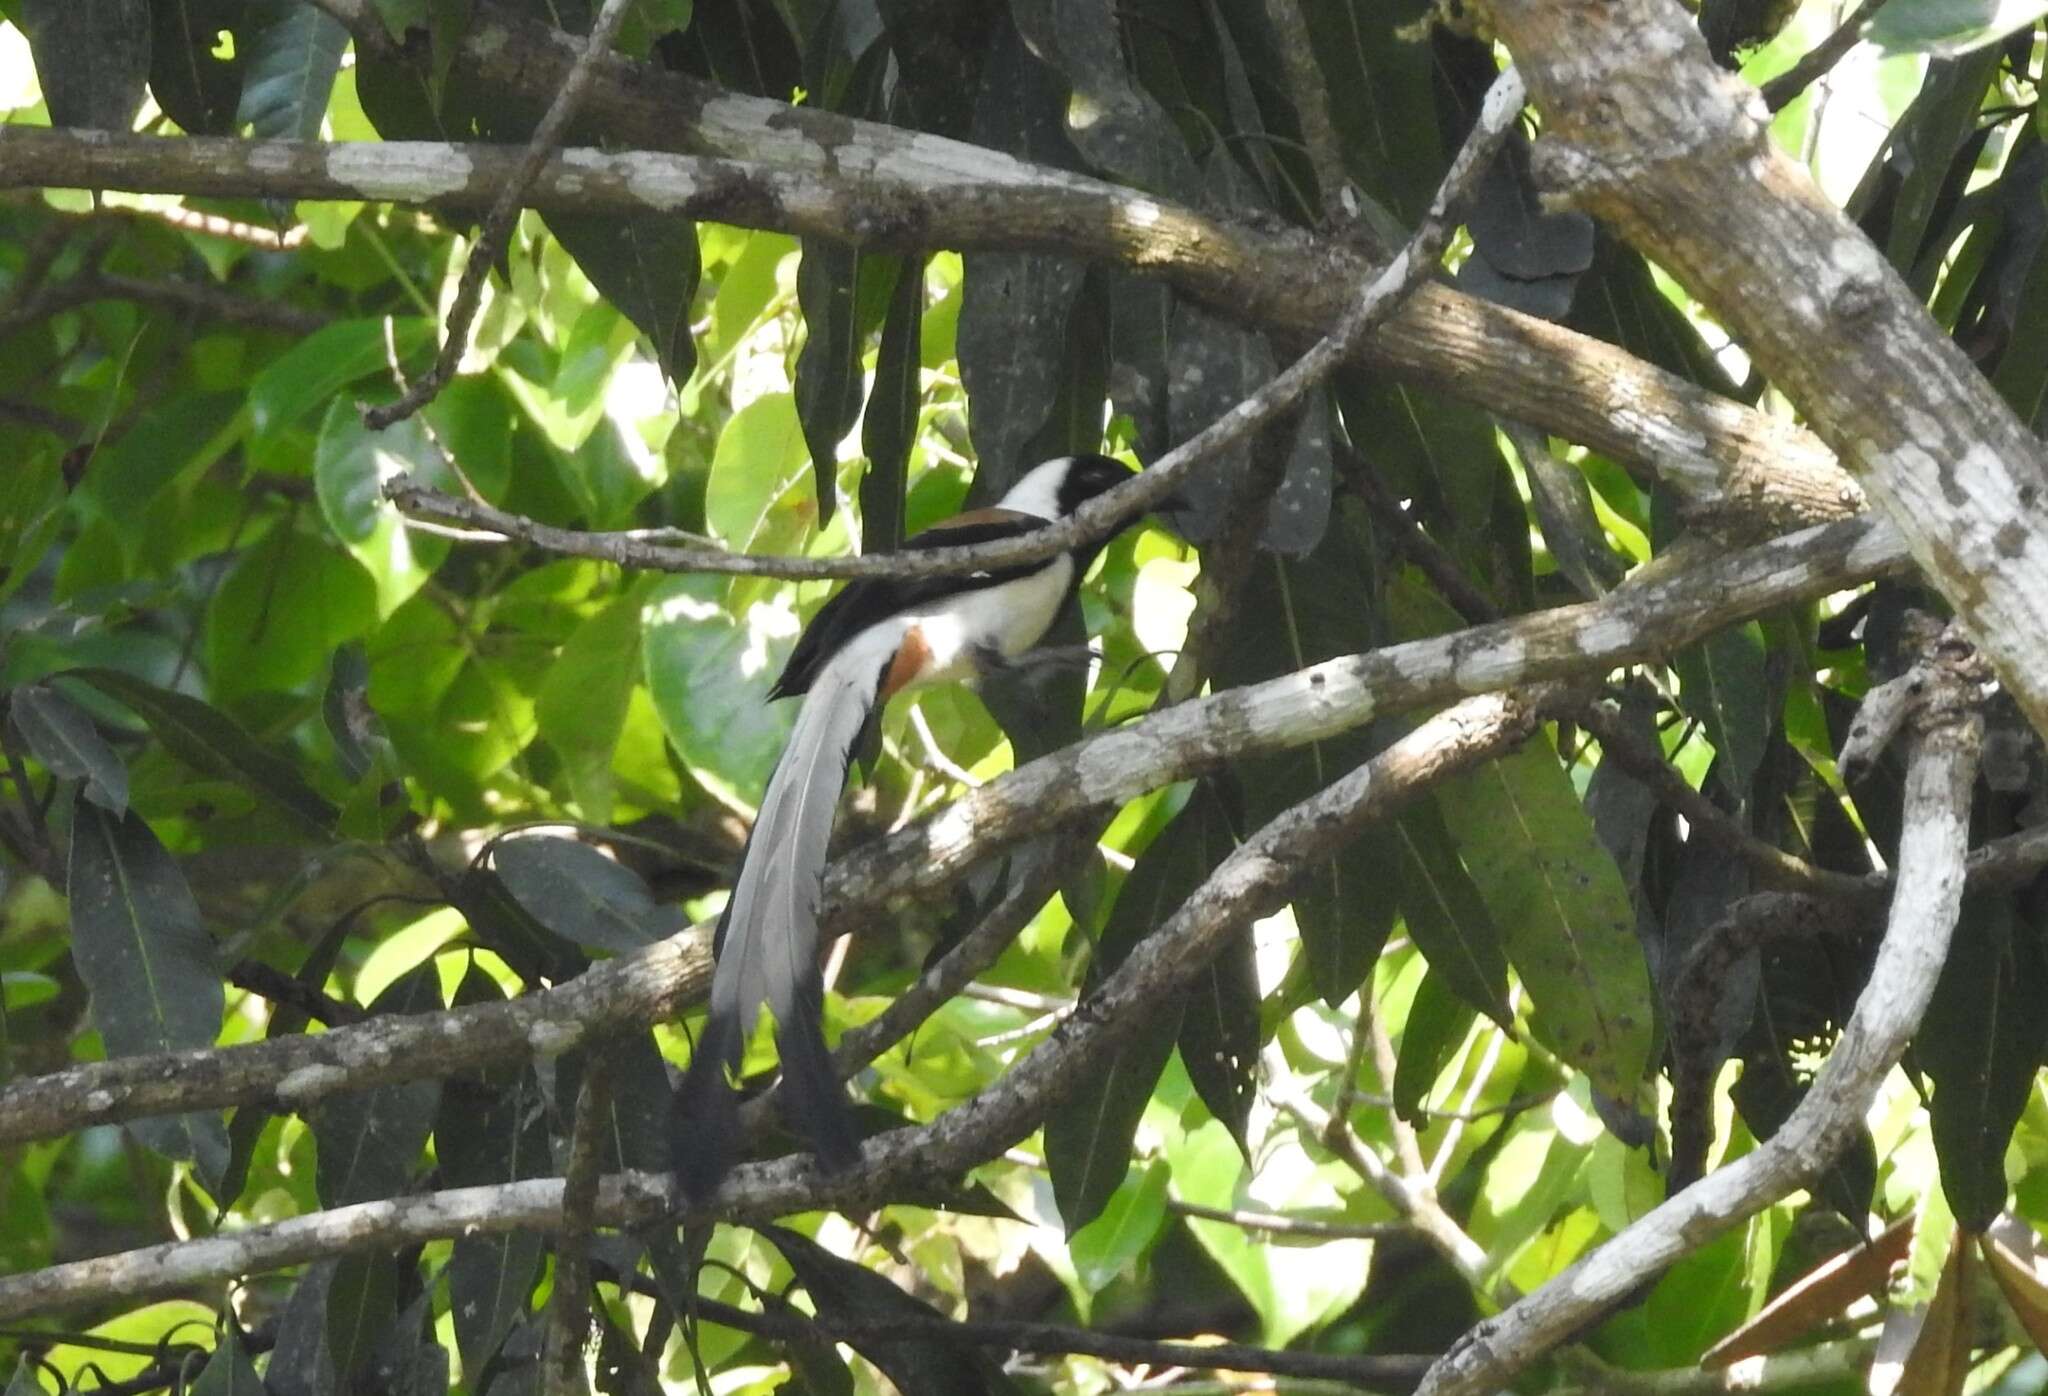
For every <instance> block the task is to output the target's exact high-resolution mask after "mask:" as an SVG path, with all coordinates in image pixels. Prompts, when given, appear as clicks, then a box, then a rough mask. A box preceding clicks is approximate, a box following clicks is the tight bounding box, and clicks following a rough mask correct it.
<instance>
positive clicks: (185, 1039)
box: [65, 804, 228, 1180]
mask: <svg viewBox="0 0 2048 1396" xmlns="http://www.w3.org/2000/svg"><path fill="white" fill-rule="evenodd" d="M65 895H66V896H67V897H68V898H70V902H71V947H72V949H71V961H72V965H73V967H74V968H75V969H76V970H77V971H78V977H79V978H80V979H82V980H84V981H85V987H86V989H87V990H88V991H89V992H90V993H91V995H92V1020H93V1026H95V1027H97V1028H98V1029H99V1031H100V1037H101V1038H102V1039H103V1040H104V1041H105V1042H106V1045H107V1052H108V1054H109V1055H110V1056H117V1057H136V1056H149V1055H152V1054H155V1053H160V1052H175V1051H179V1050H181V1049H185V1048H193V1047H211V1046H212V1045H213V1042H214V1039H215V1038H216V1037H217V1036H218V1035H219V1033H220V1027H221V1012H222V1009H223V1007H224V1005H225V1002H226V997H225V995H224V994H223V992H222V990H221V981H220V966H219V964H218V962H217V960H216V957H215V951H214V945H213V939H212V937H210V936H208V935H207V933H206V928H205V925H204V924H203V923H202V922H201V920H200V917H199V906H198V904H197V903H196V902H194V901H193V900H192V892H191V889H190V888H188V887H187V886H186V885H185V875H184V874H183V873H182V872H180V871H179V869H178V864H177V862H176V860H174V859H173V858H172V857H171V855H170V854H169V853H167V852H165V850H164V846H163V845H162V844H160V843H158V842H157V839H156V835H155V834H154V833H152V832H150V828H149V825H147V824H145V823H144V822H143V821H142V820H141V819H140V818H138V817H137V816H136V815H134V814H132V813H131V814H128V815H126V816H125V817H124V816H119V815H114V814H109V813H108V812H107V811H105V810H103V809H100V808H99V807H97V806H95V805H89V804H82V805H79V806H77V808H76V810H75V812H74V813H73V815H72V820H71V866H70V870H69V874H68V876H67V878H66V885H65ZM130 1129H131V1130H132V1131H133V1132H134V1134H135V1135H136V1137H138V1138H140V1139H141V1140H142V1141H143V1142H144V1143H145V1144H147V1145H149V1147H150V1148H152V1149H155V1150H157V1151H158V1152H159V1153H162V1154H165V1155H167V1156H168V1157H171V1158H178V1159H190V1160H192V1161H193V1162H195V1163H197V1164H198V1165H199V1166H200V1168H201V1169H202V1171H203V1173H204V1175H205V1176H207V1177H209V1178H213V1179H216V1180H217V1179H218V1178H219V1177H220V1175H221V1171H222V1170H223V1169H224V1168H225V1167H226V1166H227V1157H228V1141H227V1130H226V1128H225V1126H223V1124H222V1123H221V1117H220V1115H219V1114H218V1113H211V1112H201V1111H195V1112H192V1113H190V1114H186V1115H178V1116H160V1117H157V1118H154V1119H150V1120H138V1121H136V1122H134V1123H133V1124H132V1125H131V1126H130Z"/></svg>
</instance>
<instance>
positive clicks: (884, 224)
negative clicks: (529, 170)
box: [0, 5, 1861, 536]
mask: <svg viewBox="0 0 2048 1396" xmlns="http://www.w3.org/2000/svg"><path fill="white" fill-rule="evenodd" d="M338 7H339V8H343V9H346V8H348V7H347V6H346V5H339V6H338ZM329 8H330V9H332V8H337V6H330V7H329ZM365 13H367V11H365ZM479 15H480V19H479V21H478V25H477V28H476V29H475V31H474V32H473V33H472V34H470V35H469V36H468V37H467V38H465V39H464V41H463V52H464V54H465V55H466V56H467V59H466V61H474V62H476V63H477V64H478V65H480V68H479V71H480V73H481V75H483V76H484V77H485V78H486V80H492V81H503V82H505V83H508V84H510V85H511V86H513V87H516V88H518V89H519V90H521V91H527V92H530V93H531V92H535V91H538V90H545V91H546V92H547V93H548V94H549V95H552V88H546V89H542V88H541V87H540V84H539V78H538V75H540V74H543V73H554V74H557V75H559V72H560V71H562V70H564V69H565V67H566V63H565V61H564V60H562V48H561V45H560V44H559V43H558V42H557V41H556V39H555V38H554V37H552V36H551V31H547V30H545V29H541V28H539V27H538V26H534V25H531V24H527V23H525V22H523V21H514V20H510V19H506V18H504V17H503V16H502V15H500V14H498V13H497V12H496V11H493V10H490V9H489V7H488V6H480V7H479ZM370 23H371V24H372V25H373V26H375V32H374V34H373V36H372V37H370V38H369V39H368V40H367V41H366V40H365V39H364V36H363V35H362V34H361V33H359V34H358V42H359V44H360V43H364V42H368V43H369V44H370V46H371V47H373V48H374V47H375V46H376V45H377V44H378V43H379V42H381V41H382V21H381V20H377V19H374V18H372V19H371V20H370ZM600 66H601V67H602V68H603V69H604V71H605V73H606V74H607V77H606V81H605V82H604V83H603V84H601V85H600V87H599V88H598V89H596V90H595V91H593V92H592V94H591V97H590V99H589V105H588V107H587V108H586V114H587V115H588V116H590V117H591V118H592V119H598V120H603V121H605V122H607V123H609V125H610V127H611V133H612V134H613V135H615V136H616V137H618V138H619V139H621V140H625V141H629V142H635V143H637V144H640V145H642V146H644V147H646V148H645V149H640V150H632V151H624V152H619V153H606V152H601V151H594V150H576V151H570V152H566V153H565V154H564V155H563V156H562V157H559V158H557V159H556V160H553V161H550V162H548V163H547V164H546V165H545V166H544V167H543V169H542V171H541V174H540V176H539V177H538V178H537V179H536V181H535V184H534V186H533V189H532V192H531V195H530V198H531V199H532V201H533V202H534V204H535V205H536V206H538V207H544V208H545V207H563V208H570V209H575V210H579V211H584V212H593V211H605V210H613V211H619V210H630V211H634V212H646V211H650V210H653V211H668V212H674V213H678V214H682V215H685V216H688V217H692V218H701V219H711V220H716V221H722V222H727V223H733V224H737V225H739V226H743V227H754V228H773V229H777V230H780V231H785V232H792V233H797V234H800V235H803V236H810V237H827V238H838V239H841V240H849V241H856V242H859V243H861V244H862V245H863V246H866V247H869V248H871V249H875V250H882V251H888V250H905V251H923V250H929V249H931V248H934V247H952V248H957V249H961V250H984V249H986V250H1027V251H1028V250H1038V251H1051V252H1058V253H1061V254H1063V255H1067V256H1073V257H1083V258H1092V259H1097V260H1104V261H1114V262H1117V263H1120V264H1123V265H1126V266H1129V267H1131V268H1132V269H1134V270H1137V271H1140V272H1144V273H1147V274H1151V275H1155V276H1160V277H1163V278H1165V279H1166V280H1168V281H1170V282H1171V283H1172V284H1173V285H1174V286H1175V287H1176V288H1178V289H1179V290H1181V291H1182V292H1184V293H1185V294H1187V295H1189V296H1191V297H1193V298H1194V299H1196V300H1198V301H1201V302H1202V303H1204V304H1206V305H1208V306H1210V307H1212V308H1214V309H1216V310H1218V311H1219V312H1220V313H1222V314H1225V315H1227V316H1228V317H1230V318H1231V319H1233V320H1235V321H1237V322H1239V323H1248V324H1252V325H1256V326H1259V327H1261V328H1265V329H1270V330H1277V331H1281V332H1284V333H1286V334H1289V335H1295V336H1320V335H1322V334H1323V333H1325V332H1327V331H1328V330H1329V328H1330V327H1331V326H1332V325H1334V324H1335V323H1336V322H1337V321H1338V319H1339V317H1340V316H1341V315H1342V313H1343V310H1344V307H1345V305H1346V303H1347V302H1348V301H1349V300H1350V299H1351V295H1350V288H1352V287H1356V286H1362V285H1365V284H1367V283H1368V282H1369V281H1370V280H1371V278H1372V276H1373V274H1374V273H1373V268H1372V266H1371V264H1370V263H1369V262H1368V261H1367V260H1366V259H1365V258H1364V257H1363V256H1362V255H1361V254H1359V253H1358V252H1357V251H1356V250H1355V249H1353V248H1351V247H1350V246H1348V245H1346V244H1345V243H1343V242H1341V241H1339V240H1336V239H1320V240H1319V239H1315V238H1311V237H1309V236H1308V235H1306V234H1304V233H1300V232H1298V231H1274V230H1271V229H1268V228H1260V227H1253V226H1251V225H1248V224H1244V223H1237V222H1231V221H1227V220H1223V219H1219V218H1212V217H1209V216H1206V215H1203V214H1200V213H1197V212H1195V211H1193V210H1191V209H1188V208H1185V207H1182V206H1180V205H1175V204H1172V203H1168V202H1164V201H1161V200H1158V199H1154V198H1151V197H1149V196H1147V195H1144V194H1140V193H1137V192H1135V191H1133V190H1130V189H1126V188H1123V187H1121V186H1118V185H1114V184H1109V183H1107V182H1105V181H1101V180H1095V179H1089V178H1087V177H1085V176H1081V175H1075V174H1071V173H1068V172H1066V171H1060V170H1052V169H1046V168H1042V167H1038V166H1033V165H1028V164H1024V163H1023V162H1020V161H1017V160H1014V159H1011V158H1010V157H1008V156H1005V155H1002V154H999V153H997V152H995V151H991V150H987V149H983V148H981V147H978V146H971V145H967V144H964V143H961V142H956V141H948V140H944V139H942V138H939V137H936V136H928V135H922V134H918V133H913V132H906V131H903V130H900V129H898V128H894V127H886V126H878V125H873V124H870V123H865V122H856V121H851V120H849V119H847V118H844V117H839V116H835V115H832V114H830V113H821V112H818V111H814V110H811V109H807V108H800V107H799V108H790V107H785V106H782V105H779V104H777V103H773V102H764V101H760V100H757V99H753V98H743V97H738V96H734V95H732V94H719V93H717V92H716V90H715V89H711V90H709V91H707V90H706V89H705V88H704V87H703V86H702V84H698V83H695V82H693V81H691V80H689V79H686V78H683V77H681V76H680V75H676V74H667V73H656V72H654V71H652V70H650V69H646V68H644V67H643V66H642V65H636V64H630V63H626V62H624V61H623V60H619V59H616V58H607V59H605V60H604V61H603V62H602V63H601V65H600ZM492 73H498V74H500V76H499V77H497V78H492V77H491V76H490V75H491V74H492ZM690 112H698V113H699V115H700V121H701V124H700V125H698V126H690V125H689V124H688V123H687V122H686V121H683V120H680V119H679V113H683V114H686V113H690ZM821 121H822V126H821V124H820V123H821ZM685 139H690V140H695V141H697V142H698V144H699V145H700V146H708V147H710V148H711V149H712V151H713V153H712V154H710V155H697V156H692V155H681V154H657V153H654V152H655V151H656V150H659V149H662V148H665V147H673V146H675V145H678V144H680V143H682V142H683V141H684V140H685ZM516 158H517V155H516V152H515V151H513V150H511V149H509V148H507V147H503V146H487V145H446V144H441V143H435V142H397V141H394V142H386V143H381V144H364V145H340V144H336V145H323V144H300V143H293V142H279V141H244V140H228V139H208V138H200V137H184V138H179V139H176V140H152V139H149V138H146V137H112V136H106V135H104V134H102V133H97V132H84V131H76V130H69V131H58V130H37V129H31V128H27V127H7V128H5V129H4V130H0V187H4V186H7V185H47V186H69V185H74V184H89V185H92V186H94V187H99V188H109V189H113V188H129V189H137V190H141V191H145V192H174V193H201V194H221V195H229V196H237V197H247V196H250V195H253V194H263V195H266V196H272V197H292V198H343V199H371V200H393V201H400V202H423V201H427V202H433V203H436V204H445V205H446V206H448V207H450V208H458V209H476V208H479V207H484V206H487V205H488V203H489V200H490V197H491V195H492V194H493V193H495V191H496V190H497V189H498V187H499V186H500V185H501V184H502V182H503V181H504V180H505V179H506V178H508V177H509V176H510V173H511V167H512V165H513V163H514V162H515V161H516ZM1361 361H1362V362H1363V363H1364V364H1366V365H1367V366H1369V367H1372V368H1375V369H1377V370H1380V371H1383V372H1387V373H1389V374H1391V375H1393V376H1394V377H1397V378H1399V379H1402V380H1403V381H1406V382H1409V383H1413V384H1417V385H1419V386H1423V387H1427V388H1431V389H1435V390H1437V391H1441V392H1444V393H1447V394H1449V395H1451V396H1453V397H1459V398H1463V399H1466V400H1470V401H1475V402H1477V403H1478V404H1479V405H1480V406H1483V407H1486V408H1487V409H1488V410H1490V411H1495V412H1499V413H1503V414H1506V415H1509V416H1513V417H1517V418H1520V419H1522V420H1526V421H1531V422H1535V423H1538V424H1540V425H1542V426H1544V427H1545V428H1547V429H1548V430H1550V431H1553V432H1555V433H1556V434H1557V435H1559V436H1562V437H1565V438H1567V439H1569V440H1572V441H1577V442H1581V443H1583V444H1585V445H1587V446H1590V447H1592V448H1594V449H1595V450H1598V451H1600V452H1602V453H1603V454H1605V455H1607V456H1609V457H1611V458H1613V459H1615V460H1617V461H1620V462H1622V463H1624V464H1626V465H1629V466H1631V467H1632V468H1634V469H1637V470H1638V471H1640V472H1642V473H1643V474H1644V475H1645V476H1646V477H1656V478H1662V479H1666V480H1669V481H1670V482H1672V484H1673V485H1674V486H1675V487H1676V488H1677V489H1678V490H1679V491H1680V492H1681V493H1682V494H1683V495H1684V496H1685V497H1686V498H1687V499H1688V501H1689V505H1690V508H1691V509H1692V511H1693V517H1694V518H1695V520H1696V521H1697V522H1701V523H1704V524H1708V525H1716V524H1725V525H1727V526H1729V527H1731V528H1734V529H1737V530H1738V531H1740V532H1741V533H1742V534H1743V535H1744V536H1755V534H1756V533H1757V532H1759V531H1761V532H1776V531H1779V530H1781V529H1785V528H1793V527H1799V526H1801V525H1804V524H1810V523H1817V522H1823V521H1826V520H1830V519H1837V518H1841V517H1843V516H1845V515H1847V514H1851V513H1853V512H1855V511H1856V510H1857V509H1858V508H1860V507H1861V495H1860V493H1859V492H1858V491H1857V489H1856V488H1855V486H1854V484H1853V483H1852V482H1851V481H1850V480H1849V479H1848V478H1847V477H1846V476H1845V475H1844V474H1843V473H1842V471H1841V470H1840V468H1839V467H1838V466H1836V464H1835V463H1834V461H1833V459H1832V458H1831V457H1830V456H1829V455H1828V453H1827V451H1826V449H1825V448H1824V447H1822V446H1821V444H1820V443H1819V442H1818V441H1817V440H1815V439H1814V438H1813V437H1812V436H1811V435H1809V434H1808V433H1806V432H1805V431H1803V430H1802V429H1800V428H1799V427H1797V426H1795V425H1792V424H1790V423H1787V422H1782V421H1777V420H1774V419H1772V418H1769V417H1766V416H1764V415H1763V414H1761V413H1759V412H1756V411H1754V410H1753V409H1751V408H1748V407H1746V406H1743V405H1741V404H1739V403H1736V402H1733V401H1731V400H1729V399H1727V398H1722V397H1717V396H1715V395H1714V394H1711V393H1707V392H1704V391H1703V390H1701V389H1700V388H1698V387H1697V386H1695V385H1693V384H1691V383H1689V382H1687V381H1685V380H1684V379H1681V378H1679V377H1677V376H1676V375H1673V374H1668V373H1665V372H1663V371H1661V370H1659V369H1655V368H1652V367H1651V366H1649V365H1647V364H1645V363H1643V362H1641V361H1640V360H1638V359H1635V358H1634V357H1632V356H1631V355H1629V354H1627V353H1626V352H1624V351H1623V350H1621V349H1619V348H1616V347H1615V346H1613V345H1611V344H1605V343H1602V342H1601V341H1599V340H1595V339H1591V338H1589V337H1587V336H1584V335H1579V334H1576V333H1574V332H1572V331H1570V330H1566V329H1564V328H1562V327H1560V326H1556V325H1552V324H1549V323H1547V322H1545V321H1541V320H1537V319H1534V318H1533V317H1529V316H1524V315H1519V314H1517V313H1516V312H1514V311H1511V310H1507V309H1505V308H1503V307H1500V306H1495V305H1491V304H1489V303H1487V302H1484V301H1479V300H1476V299H1474V298H1472V297H1469V296H1465V295H1463V294H1461V293H1459V292H1457V291H1453V290H1451V289H1449V288H1448V287H1445V286H1441V285H1437V284H1434V283H1432V284H1427V285H1424V286H1421V287H1420V288H1418V289H1417V290H1416V292H1415V294H1414V295H1413V296H1412V297H1411V298H1410V299H1409V300H1408V302H1407V303H1406V304H1405V305H1404V306H1403V307H1402V309H1401V311H1400V313H1399V314H1397V315H1395V316H1394V317H1393V319H1392V320H1391V321H1390V322H1389V323H1388V324H1387V325H1386V326H1384V327H1383V328H1382V329H1381V330H1380V331H1379V332H1378V333H1377V334H1375V335H1374V336H1372V338H1371V340H1370V342H1369V343H1367V344H1366V345H1365V347H1364V348H1363V350H1362V351H1361Z"/></svg>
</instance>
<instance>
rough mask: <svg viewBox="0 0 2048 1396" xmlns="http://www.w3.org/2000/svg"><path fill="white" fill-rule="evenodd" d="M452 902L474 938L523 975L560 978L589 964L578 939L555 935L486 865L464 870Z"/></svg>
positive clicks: (452, 895) (451, 896)
mask: <svg viewBox="0 0 2048 1396" xmlns="http://www.w3.org/2000/svg"><path fill="white" fill-rule="evenodd" d="M449 901H450V902H452V903H453V904H454V906H455V909H456V910H457V911H460V912H461V913H462V919H463V920H465V921H467V922H469V928H470V930H472V931H473V932H475V933H476V938H477V939H478V940H479V941H481V942H483V943H484V944H485V945H488V946H489V947H490V948H491V949H493V950H495V951H497V952H498V954H500V955H502V956H503V957H504V959H505V963H506V964H508V965H510V966H512V968H513V969H514V970H515V971H516V972H517V973H518V974H519V976H520V978H522V979H543V978H544V979H553V980H557V981H559V980H562V979H566V978H568V977H569V976H571V975H574V974H577V973H580V972H581V971H582V970H583V969H584V967H586V966H587V965H588V964H589V960H588V959H586V958H585V957H584V955H583V953H582V952H581V951H579V950H578V949H577V948H576V947H575V945H574V944H572V943H571V942H569V941H567V940H565V939H563V938H562V937H561V936H558V935H556V934H555V933H554V932H553V931H551V930H549V929H548V928H547V927H546V926H545V925H543V924H541V922H540V921H538V920H536V919H535V918H534V915H533V913H532V912H530V911H528V910H527V909H526V908H525V907H524V906H522V905H520V902H519V899H518V898H517V897H514V896H513V895H512V893H511V892H510V891H509V890H508V889H507V888H506V886H505V884H504V883H503V882H501V881H499V879H498V876H497V874H496V873H493V872H491V871H490V870H488V869H486V868H479V867H471V868H469V869H467V870H465V871H464V872H463V874H462V877H461V878H460V879H459V880H457V882H456V884H455V886H454V888H453V889H452V890H451V891H450V893H449Z"/></svg>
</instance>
